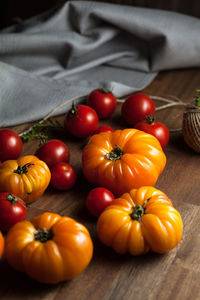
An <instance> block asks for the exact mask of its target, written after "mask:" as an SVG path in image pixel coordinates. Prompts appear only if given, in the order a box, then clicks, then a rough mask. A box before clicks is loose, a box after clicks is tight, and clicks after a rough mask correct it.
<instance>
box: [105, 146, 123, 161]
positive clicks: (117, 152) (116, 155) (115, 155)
mask: <svg viewBox="0 0 200 300" xmlns="http://www.w3.org/2000/svg"><path fill="white" fill-rule="evenodd" d="M122 155H123V151H122V149H121V148H120V147H119V146H116V147H115V148H114V149H113V150H111V151H110V152H109V153H107V154H106V158H107V159H109V160H112V161H115V160H118V159H120V158H121V157H122Z"/></svg>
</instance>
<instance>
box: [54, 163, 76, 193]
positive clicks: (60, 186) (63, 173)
mask: <svg viewBox="0 0 200 300" xmlns="http://www.w3.org/2000/svg"><path fill="white" fill-rule="evenodd" d="M76 178H77V175H76V170H75V169H74V167H73V166H71V165H70V164H68V163H63V162H61V163H58V164H57V165H55V166H53V168H52V169H51V185H52V186H53V187H54V188H55V189H56V190H60V191H67V190H69V189H70V188H72V187H73V186H74V184H75V182H76Z"/></svg>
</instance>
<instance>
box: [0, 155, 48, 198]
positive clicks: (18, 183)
mask: <svg viewBox="0 0 200 300" xmlns="http://www.w3.org/2000/svg"><path fill="white" fill-rule="evenodd" d="M50 179H51V173H50V170H49V168H48V167H47V165H46V164H45V162H43V161H42V160H39V159H38V158H37V157H36V156H33V155H27V156H23V157H21V158H19V159H18V160H7V161H5V162H3V163H2V164H1V165H0V192H10V193H13V194H15V195H17V196H18V197H19V198H21V199H23V200H24V201H25V202H26V203H29V202H32V201H34V200H36V199H37V198H39V197H40V196H41V195H42V194H43V193H44V191H45V189H46V188H47V186H48V184H49V182H50Z"/></svg>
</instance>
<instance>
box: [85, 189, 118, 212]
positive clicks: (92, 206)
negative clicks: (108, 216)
mask: <svg viewBox="0 0 200 300" xmlns="http://www.w3.org/2000/svg"><path fill="white" fill-rule="evenodd" d="M113 200H114V195H113V193H111V192H110V191H109V190H107V189H105V188H102V187H98V188H95V189H93V190H91V191H90V192H89V194H88V196H87V199H86V206H87V209H88V211H89V212H90V213H91V214H92V215H93V216H95V217H99V216H100V214H101V213H102V212H103V211H104V209H105V208H106V207H107V206H109V205H110V204H111V203H112V201H113Z"/></svg>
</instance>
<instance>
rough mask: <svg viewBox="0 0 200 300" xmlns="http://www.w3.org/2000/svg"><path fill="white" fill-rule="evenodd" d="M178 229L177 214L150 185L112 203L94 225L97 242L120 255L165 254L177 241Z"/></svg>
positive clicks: (164, 197)
mask: <svg viewBox="0 0 200 300" xmlns="http://www.w3.org/2000/svg"><path fill="white" fill-rule="evenodd" d="M182 230H183V223H182V219H181V216H180V214H179V212H178V211H177V210H176V209H175V208H174V207H173V205H172V203H171V201H170V200H169V199H168V197H167V196H166V195H165V194H164V193H163V192H161V191H159V190H157V189H155V188H154V187H150V186H144V187H141V188H139V189H133V190H131V191H130V193H125V194H123V195H122V196H121V197H120V198H118V199H115V200H113V204H112V205H110V206H108V207H107V208H106V210H105V211H104V212H103V213H102V214H101V215H100V217H99V219H98V222H97V233H98V236H99V239H100V240H101V241H102V242H103V243H104V244H105V245H106V246H108V247H112V248H113V249H114V250H115V251H116V252H118V253H120V254H124V253H126V252H129V253H130V254H132V255H140V254H145V253H147V252H148V251H149V250H152V251H154V252H157V253H166V252H168V251H170V250H171V249H173V248H174V247H175V246H176V245H177V244H178V243H179V242H180V240H181V237H182Z"/></svg>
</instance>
